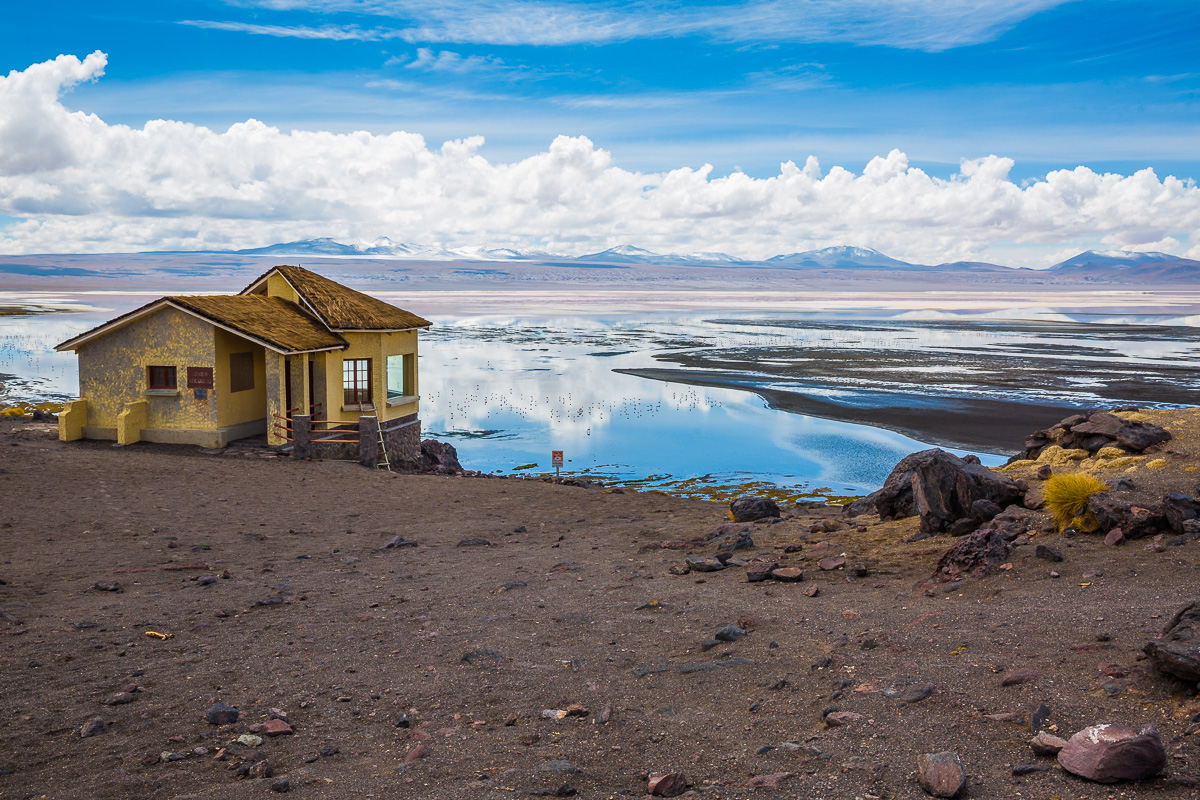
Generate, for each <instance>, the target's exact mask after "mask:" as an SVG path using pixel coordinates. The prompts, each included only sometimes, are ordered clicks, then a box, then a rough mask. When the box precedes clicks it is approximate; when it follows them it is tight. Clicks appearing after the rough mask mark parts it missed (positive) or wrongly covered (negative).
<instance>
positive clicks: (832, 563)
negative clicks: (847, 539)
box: [817, 556, 846, 572]
mask: <svg viewBox="0 0 1200 800" xmlns="http://www.w3.org/2000/svg"><path fill="white" fill-rule="evenodd" d="M817 566H819V567H820V568H821V569H823V570H825V571H826V572H829V571H830V570H834V569H837V568H838V567H844V566H846V559H844V558H842V557H841V556H833V557H831V558H822V559H821V560H820V561H819V562H818V563H817Z"/></svg>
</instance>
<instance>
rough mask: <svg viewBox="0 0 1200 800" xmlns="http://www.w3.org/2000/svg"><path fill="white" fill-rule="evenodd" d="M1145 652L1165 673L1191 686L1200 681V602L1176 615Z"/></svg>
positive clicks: (1147, 645) (1184, 608) (1148, 644)
mask: <svg viewBox="0 0 1200 800" xmlns="http://www.w3.org/2000/svg"><path fill="white" fill-rule="evenodd" d="M1142 650H1144V651H1145V653H1146V655H1148V656H1149V657H1150V660H1151V661H1152V662H1153V663H1154V666H1156V667H1158V668H1159V669H1160V670H1162V671H1163V672H1165V673H1167V674H1169V675H1174V676H1175V677H1177V678H1179V679H1180V680H1185V681H1188V682H1189V683H1196V682H1198V681H1200V600H1193V601H1192V602H1190V603H1188V604H1187V605H1185V606H1184V607H1183V608H1181V609H1179V610H1178V611H1176V612H1175V616H1173V617H1171V619H1170V620H1169V621H1168V622H1167V624H1166V625H1165V626H1164V627H1163V632H1162V633H1161V634H1159V638H1157V639H1154V640H1153V641H1150V642H1148V643H1147V644H1146V646H1145V647H1143V648H1142Z"/></svg>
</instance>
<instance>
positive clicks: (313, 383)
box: [56, 266, 431, 462]
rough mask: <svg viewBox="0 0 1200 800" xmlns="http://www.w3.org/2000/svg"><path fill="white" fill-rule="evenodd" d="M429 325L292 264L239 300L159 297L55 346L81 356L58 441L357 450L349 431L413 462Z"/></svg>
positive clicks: (253, 286)
mask: <svg viewBox="0 0 1200 800" xmlns="http://www.w3.org/2000/svg"><path fill="white" fill-rule="evenodd" d="M430 324H431V323H430V322H429V321H428V320H425V319H422V318H421V317H418V316H416V315H415V314H411V313H409V312H408V311H403V310H401V309H399V308H396V307H395V306H392V305H389V304H387V303H385V302H383V301H381V300H377V299H375V298H373V297H369V296H367V295H365V294H362V293H361V292H356V291H354V290H353V289H349V288H347V287H345V286H342V285H341V284H339V283H335V282H334V281H331V280H329V279H328V278H323V277H321V276H320V275H317V274H316V273H314V272H310V271H309V270H306V269H302V268H301V267H291V266H281V267H275V268H273V269H271V270H270V271H269V272H267V273H266V274H265V275H263V276H262V277H260V278H258V279H257V280H255V281H254V282H253V283H251V284H250V285H249V286H247V287H246V288H245V289H243V290H242V292H241V293H240V294H237V295H232V296H230V295H224V296H208V297H201V296H177V297H163V298H160V299H158V300H155V301H154V302H152V303H148V304H146V305H144V306H142V307H141V308H138V309H135V310H134V311H131V312H129V313H128V314H124V315H122V316H119V317H117V318H115V319H113V320H110V321H108V322H106V323H104V324H103V325H101V326H99V327H97V328H93V329H92V330H90V331H88V332H86V333H83V334H80V335H79V336H76V337H75V338H73V339H70V340H69V341H66V342H63V343H62V344H60V345H58V346H57V348H56V349H57V350H60V351H62V350H73V351H75V353H76V354H77V355H78V357H79V397H80V399H79V400H75V401H73V402H71V403H68V404H67V407H66V408H65V409H64V411H63V413H62V414H60V415H59V438H60V439H62V440H63V441H71V440H75V439H82V438H86V439H115V440H116V441H117V442H118V443H120V444H131V443H133V442H137V441H149V442H173V443H183V444H196V445H201V446H204V447H224V446H225V445H226V444H228V443H229V442H231V441H233V440H235V439H242V438H246V437H250V436H258V435H261V434H264V433H265V434H266V436H267V441H268V442H269V443H270V444H275V445H278V444H283V443H285V442H286V441H288V440H292V439H295V440H296V445H297V454H301V451H302V450H303V453H302V454H304V455H308V454H309V452H308V449H307V448H308V447H309V446H310V442H312V443H317V444H319V443H323V442H325V443H333V442H335V441H340V442H341V443H342V444H346V443H349V442H351V441H353V442H355V443H356V444H357V441H358V434H353V433H352V432H353V430H354V429H356V428H357V429H359V430H360V431H362V432H363V433H362V438H363V441H364V442H369V441H370V442H376V443H377V444H383V445H386V451H385V452H386V453H387V456H388V458H389V460H390V461H393V462H395V461H411V460H415V459H417V458H418V457H419V456H420V421H419V418H418V411H419V409H418V389H417V332H418V331H419V330H420V329H421V328H428V327H429V326H430ZM367 425H369V426H370V430H369V431H368V430H367V427H366V426H367ZM331 431H338V432H339V433H332V434H331V433H330V432H331ZM347 432H351V433H347ZM368 449H371V448H370V447H369V448H368ZM318 454H320V453H318Z"/></svg>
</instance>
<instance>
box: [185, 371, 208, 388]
mask: <svg viewBox="0 0 1200 800" xmlns="http://www.w3.org/2000/svg"><path fill="white" fill-rule="evenodd" d="M187 388H189V389H211V388H213V371H212V367H188V368H187Z"/></svg>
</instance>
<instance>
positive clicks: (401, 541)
mask: <svg viewBox="0 0 1200 800" xmlns="http://www.w3.org/2000/svg"><path fill="white" fill-rule="evenodd" d="M416 546H417V543H416V542H410V541H409V540H408V539H405V538H404V537H403V536H393V537H392V538H391V539H388V540H387V543H386V544H385V545H384V546H383V547H382V548H380V549H382V550H390V549H392V548H394V547H416Z"/></svg>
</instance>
